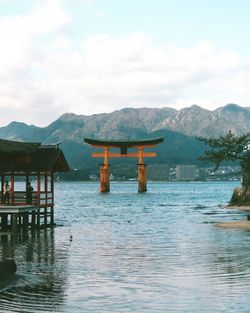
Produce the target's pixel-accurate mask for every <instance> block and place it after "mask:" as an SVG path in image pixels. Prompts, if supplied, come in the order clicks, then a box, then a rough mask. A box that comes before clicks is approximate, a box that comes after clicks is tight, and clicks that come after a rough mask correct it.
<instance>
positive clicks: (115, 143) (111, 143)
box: [84, 137, 164, 148]
mask: <svg viewBox="0 0 250 313" xmlns="http://www.w3.org/2000/svg"><path fill="white" fill-rule="evenodd" d="M163 140H164V137H160V138H154V139H145V140H138V139H137V140H124V141H123V140H103V139H101V140H100V139H93V138H84V141H85V142H86V143H88V144H90V145H93V146H100V147H104V146H108V147H119V148H121V147H124V148H125V147H126V148H133V147H143V146H150V145H156V144H158V143H161V142H163Z"/></svg>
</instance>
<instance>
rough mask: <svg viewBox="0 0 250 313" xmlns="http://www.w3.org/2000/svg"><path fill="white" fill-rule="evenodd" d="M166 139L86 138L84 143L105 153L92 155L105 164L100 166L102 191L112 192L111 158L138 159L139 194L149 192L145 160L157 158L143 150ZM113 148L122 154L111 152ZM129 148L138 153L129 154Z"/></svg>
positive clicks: (153, 153)
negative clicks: (110, 177) (110, 179)
mask: <svg viewBox="0 0 250 313" xmlns="http://www.w3.org/2000/svg"><path fill="white" fill-rule="evenodd" d="M163 140H164V138H157V139H149V140H130V141H113V140H97V139H90V138H84V141H85V142H86V143H88V144H90V145H92V147H94V148H102V149H103V152H94V153H92V157H93V158H103V160H104V162H103V164H101V165H100V191H101V192H109V191H110V181H109V158H123V157H131V158H135V157H138V192H145V191H147V165H146V164H145V163H144V158H152V157H155V156H156V153H155V152H144V150H143V149H146V148H152V147H155V146H156V145H157V144H159V143H161V142H163ZM111 148H120V151H121V152H120V153H114V152H110V149H111ZM128 148H137V149H138V152H130V153H128Z"/></svg>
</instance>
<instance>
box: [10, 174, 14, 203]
mask: <svg viewBox="0 0 250 313" xmlns="http://www.w3.org/2000/svg"><path fill="white" fill-rule="evenodd" d="M14 182H15V178H14V173H11V184H10V189H11V194H10V198H11V200H10V203H11V204H12V205H14V202H15V197H14V192H15V183H14Z"/></svg>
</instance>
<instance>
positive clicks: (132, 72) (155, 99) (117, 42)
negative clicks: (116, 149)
mask: <svg viewBox="0 0 250 313" xmlns="http://www.w3.org/2000/svg"><path fill="white" fill-rule="evenodd" d="M69 22H70V16H69V14H68V13H67V11H65V9H64V8H63V6H62V3H61V1H59V0H50V1H47V3H46V4H45V5H44V6H40V7H38V8H36V9H35V10H34V11H33V12H31V13H30V14H29V15H26V16H16V17H8V18H7V17H6V18H3V19H2V20H0V41H1V49H0V109H1V112H2V113H1V120H0V123H1V124H2V125H4V124H7V123H8V122H10V121H12V120H19V121H24V122H27V123H35V124H37V125H46V124H48V123H49V122H51V121H52V120H54V119H55V118H57V117H58V116H59V115H60V114H63V113H64V112H75V113H79V114H92V113H98V112H110V111H113V110H116V109H120V108H122V107H131V106H133V107H141V106H148V107H163V106H173V107H176V108H181V107H183V106H189V105H191V104H193V103H196V104H198V105H201V106H203V107H207V108H210V109H213V108H216V107H218V106H220V105H224V104H226V103H227V102H236V103H238V104H241V105H248V104H249V105H250V103H248V99H249V98H250V89H249V86H248V82H249V78H250V62H249V60H247V59H243V58H242V57H241V56H240V55H238V54H236V53H233V52H231V51H223V50H220V49H218V48H217V47H216V46H215V44H214V43H213V42H212V41H209V40H204V41H201V42H199V43H197V45H196V46H194V47H192V48H181V47H178V46H174V45H156V44H155V43H154V41H153V40H152V38H149V37H148V36H146V35H145V34H142V33H135V34H130V35H129V36H127V37H123V38H113V37H110V36H106V35H99V36H91V37H89V38H88V39H87V40H85V41H84V42H82V45H81V46H80V47H79V46H78V47H76V46H75V45H74V42H73V40H72V38H70V37H69V35H68V34H69V32H67V29H65V27H69Z"/></svg>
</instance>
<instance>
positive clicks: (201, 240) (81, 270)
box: [0, 183, 250, 313]
mask: <svg viewBox="0 0 250 313" xmlns="http://www.w3.org/2000/svg"><path fill="white" fill-rule="evenodd" d="M223 186H224V187H223V188H219V189H220V191H219V192H218V191H217V190H218V184H214V183H209V184H199V183H197V184H173V183H172V184H163V183H160V184H158V183H155V184H150V185H149V189H150V190H151V192H149V193H148V194H145V195H140V194H137V193H136V192H135V190H136V185H135V184H122V186H121V185H119V184H112V186H111V187H112V192H111V193H110V194H107V195H105V196H103V195H100V194H99V193H98V192H96V190H98V184H86V183H72V185H71V183H67V184H65V183H60V184H57V185H56V190H57V192H58V191H59V192H60V196H58V199H57V200H56V203H57V207H56V222H57V223H62V224H63V225H64V226H63V227H58V228H56V229H54V230H47V231H40V232H34V233H31V232H30V233H29V234H28V236H26V237H25V239H22V238H18V237H11V238H9V240H7V241H5V242H2V245H1V249H0V256H1V255H3V256H5V257H15V259H16V261H17V263H18V273H17V275H14V278H13V277H12V279H7V281H6V282H4V284H3V283H2V282H0V290H1V295H0V309H1V310H0V311H1V312H2V311H3V312H4V311H6V312H32V313H33V312H34V313H36V312H73V313H78V312H87V313H88V312H95V313H96V312H97V313H98V312H102V313H103V312H138V313H139V312H145V313H149V312H150V313H152V312H247V311H248V309H249V307H250V301H249V296H248V290H249V287H250V254H249V244H250V236H249V233H248V232H246V231H240V232H234V231H232V232H231V231H225V230H222V229H217V228H215V227H214V225H212V224H213V223H214V222H220V221H223V220H231V219H240V218H242V216H244V215H243V213H240V212H237V213H235V212H234V213H231V211H230V210H225V209H224V208H220V207H218V204H220V203H223V201H225V199H228V198H230V193H231V191H232V189H233V184H232V183H228V185H223ZM225 186H227V187H225ZM76 193H77V194H78V195H79V196H78V197H76V196H75V194H76ZM215 194H216V197H215ZM72 199H74V201H73V202H72ZM70 235H72V236H73V240H72V241H70V238H69V237H70Z"/></svg>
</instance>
